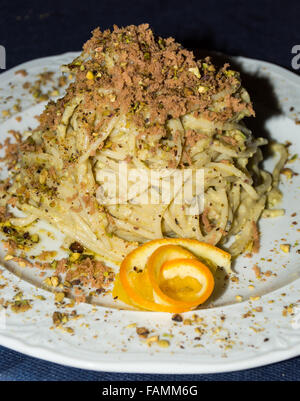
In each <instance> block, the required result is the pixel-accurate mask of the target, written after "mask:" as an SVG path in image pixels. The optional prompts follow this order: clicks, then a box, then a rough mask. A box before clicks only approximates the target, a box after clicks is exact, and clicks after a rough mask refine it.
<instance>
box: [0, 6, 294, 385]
mask: <svg viewBox="0 0 300 401" xmlns="http://www.w3.org/2000/svg"><path fill="white" fill-rule="evenodd" d="M144 22H148V23H149V24H150V25H151V26H152V28H153V29H154V31H155V32H156V33H157V34H159V35H160V36H173V37H175V38H176V40H177V41H179V42H181V43H183V44H184V45H185V46H186V47H188V48H194V49H199V48H200V49H208V50H217V51H221V52H223V53H226V54H230V55H241V56H246V57H252V58H257V59H262V60H266V61H269V62H272V63H275V64H279V65H281V66H283V67H286V68H288V69H291V59H292V54H291V49H292V47H293V46H294V45H296V44H299V45H300V1H299V0H298V1H291V0H286V1H278V0H277V1H275V0H273V1H271V0H261V1H257V0H256V1H254V0H252V1H237V0H223V1H221V0H219V1H217V0H205V1H203V0H198V1H193V0H181V1H180V2H179V1H175V0H165V1H158V0H152V1H129V0H127V1H126V0H121V1H117V0H98V1H91V0H84V1H82V0H81V1H80V2H79V1H78V2H77V1H76V0H72V1H63V0H61V1H49V0H42V1H9V2H8V1H6V0H0V45H3V46H5V48H6V57H7V68H11V67H14V66H15V65H18V64H20V63H23V62H25V61H28V60H31V59H34V58H39V57H44V56H50V55H55V54H60V53H63V52H68V51H77V50H80V49H81V46H82V44H83V43H84V42H85V41H86V40H87V39H88V38H89V36H90V32H91V30H92V29H93V28H95V27H97V26H100V28H101V29H106V28H111V27H112V25H113V24H117V25H119V26H124V25H128V24H140V23H144ZM295 72H296V73H299V71H295ZM251 95H252V94H251ZM171 373H172V372H171V371H170V374H171ZM163 379H168V380H299V379H300V358H294V359H291V360H289V361H285V362H281V363H278V364H274V365H270V366H267V367H262V368H257V369H251V370H247V371H242V372H233V373H226V374H216V375H183V376H178V375H176V376H175V375H172V376H170V375H141V374H138V375H134V374H132V375H129V374H111V373H97V372H89V371H83V370H79V369H73V368H66V367H62V366H58V365H55V364H50V363H48V362H44V361H40V360H38V359H34V358H30V357H26V356H23V355H21V354H19V353H16V352H14V351H10V350H7V349H5V348H3V347H0V381H1V380H163Z"/></svg>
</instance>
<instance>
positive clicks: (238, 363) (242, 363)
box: [0, 52, 300, 374]
mask: <svg viewBox="0 0 300 401" xmlns="http://www.w3.org/2000/svg"><path fill="white" fill-rule="evenodd" d="M79 54H80V52H65V53H62V54H57V55H52V56H46V57H41V58H35V59H32V60H29V61H26V62H24V63H22V64H19V65H17V66H15V67H13V68H11V69H9V70H5V71H3V72H2V73H1V74H0V80H1V79H5V80H6V79H9V77H10V75H13V74H14V73H15V71H17V70H19V69H21V68H24V69H25V68H26V67H29V66H31V65H32V63H36V62H38V61H39V62H43V64H44V63H45V62H47V61H50V60H52V59H56V58H58V57H59V58H62V57H76V56H78V55H79ZM218 54H222V53H218ZM225 56H226V57H228V58H229V59H233V60H237V61H243V60H244V61H246V62H250V63H254V64H260V65H262V66H266V67H269V68H270V69H271V70H272V72H275V73H277V74H278V75H280V76H281V77H283V78H286V79H288V80H290V81H292V82H293V83H294V84H296V85H298V86H300V75H298V74H297V73H296V72H293V71H290V70H288V69H286V68H284V67H282V66H279V65H277V64H274V63H271V62H268V61H264V60H259V59H253V58H248V57H243V56H230V55H225ZM297 281H298V282H299V280H297ZM275 292H276V291H275ZM225 308H226V307H224V309H225ZM0 345H1V346H3V347H6V348H8V349H12V350H14V351H17V352H20V353H22V354H25V355H28V356H30V357H35V358H38V359H42V360H45V361H48V362H52V363H57V364H61V365H65V366H69V367H75V368H79V369H86V370H94V371H107V372H120V373H148V374H151V373H152V374H211V373H225V372H233V371H238V370H245V369H252V368H256V367H261V366H265V365H269V364H272V363H276V362H280V361H284V360H286V359H290V358H293V357H296V356H299V355H300V343H298V344H294V345H293V346H292V347H290V348H286V349H281V350H279V349H276V350H268V351H266V352H263V353H261V354H259V355H253V356H251V357H247V358H246V359H245V360H241V359H237V360H235V361H230V360H229V358H228V359H225V360H224V362H223V361H222V362H220V361H218V362H212V363H207V362H205V363H201V362H196V361H194V360H191V361H186V362H184V363H181V364H177V365H176V366H174V365H172V369H173V371H172V372H171V373H170V363H172V361H170V360H169V361H165V360H157V359H156V360H155V359H153V360H149V359H145V360H141V359H139V361H138V363H137V362H136V361H128V360H126V358H125V359H124V358H120V360H118V361H108V360H105V359H103V360H101V355H103V353H101V352H98V355H99V359H98V361H97V362H95V361H93V360H91V359H90V360H89V359H88V358H85V357H83V356H82V355H81V356H80V358H76V357H71V356H69V355H66V354H65V353H59V352H57V351H53V350H51V349H50V348H49V347H47V346H46V345H42V346H37V345H32V344H28V343H26V342H25V341H23V340H22V339H20V338H15V337H14V336H12V335H11V336H7V335H3V334H1V333H0Z"/></svg>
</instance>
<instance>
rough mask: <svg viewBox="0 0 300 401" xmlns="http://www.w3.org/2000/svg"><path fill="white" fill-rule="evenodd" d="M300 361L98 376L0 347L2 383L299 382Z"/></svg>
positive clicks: (98, 374) (298, 359)
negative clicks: (221, 370) (230, 369)
mask: <svg viewBox="0 0 300 401" xmlns="http://www.w3.org/2000/svg"><path fill="white" fill-rule="evenodd" d="M299 372H300V358H293V359H290V360H288V361H284V362H280V363H275V364H272V365H268V366H264V367H261V368H256V369H249V370H242V371H238V372H230V373H216V374H208V375H172V374H170V375H156V374H129V373H108V372H94V371H89V370H83V369H76V368H69V367H66V366H61V365H57V364H55V363H50V362H45V361H42V360H40V359H36V358H31V357H29V356H26V355H23V354H20V353H18V352H15V351H11V350H9V349H7V348H4V347H0V381H3V380H44V381H48V380H76V381H89V380H94V381H104V380H109V381H114V380H124V381H125V380H126V381H128V380H137V381H143V380H145V381H146V380H149V381H159V380H172V381H176V380H177V381H179V380H188V381H192V380H195V381H213V380H221V381H222V380H226V381H249V380H255V381H256V380H268V381H271V380H276V381H277V380H299V378H300V376H299Z"/></svg>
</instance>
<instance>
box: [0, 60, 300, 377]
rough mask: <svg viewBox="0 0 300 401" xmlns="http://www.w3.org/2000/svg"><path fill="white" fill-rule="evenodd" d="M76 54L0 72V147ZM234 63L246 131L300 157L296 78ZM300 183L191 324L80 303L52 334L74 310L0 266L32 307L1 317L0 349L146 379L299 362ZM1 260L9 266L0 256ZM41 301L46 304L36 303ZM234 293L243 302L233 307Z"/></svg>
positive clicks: (24, 275)
mask: <svg viewBox="0 0 300 401" xmlns="http://www.w3.org/2000/svg"><path fill="white" fill-rule="evenodd" d="M75 56H77V53H68V54H63V55H60V56H54V57H47V58H43V59H39V60H34V61H30V62H28V63H25V64H23V65H21V66H19V67H16V68H14V69H12V70H10V71H7V72H4V73H2V74H1V75H0V103H1V106H0V119H2V121H0V122H1V124H0V138H1V142H2V141H3V140H4V138H5V137H6V136H7V131H8V130H9V129H15V130H20V131H23V130H24V129H26V128H28V126H31V127H33V126H34V125H36V120H35V119H34V116H35V115H37V114H39V113H40V111H41V110H42V108H43V106H44V103H42V104H41V103H40V104H36V103H35V101H34V98H33V97H32V96H31V95H29V94H28V91H26V90H24V89H23V84H24V83H25V82H26V81H30V82H33V81H34V80H36V79H37V74H39V73H40V72H43V71H45V70H48V71H49V70H50V71H55V77H56V78H57V77H58V76H59V66H60V65H61V64H65V63H68V62H69V61H70V60H72V59H73V58H74V57H75ZM232 61H233V63H235V67H237V68H239V69H240V70H242V71H243V72H244V75H245V79H244V85H245V86H246V88H247V89H248V91H249V93H250V95H251V97H252V99H254V101H255V108H256V111H257V115H258V118H257V122H255V123H254V122H251V121H250V120H248V123H249V124H248V125H250V126H251V124H252V126H253V127H254V128H255V134H256V135H267V136H269V137H270V138H272V139H275V140H278V141H281V142H285V141H290V142H291V143H292V145H291V146H290V152H291V154H292V155H293V154H297V153H298V154H300V125H298V124H296V120H297V116H299V117H300V95H299V93H300V77H298V76H296V75H295V74H293V73H291V72H288V71H286V70H284V69H283V68H280V67H277V66H274V65H272V64H269V63H266V62H262V61H258V60H250V59H245V58H242V57H238V58H234V59H232ZM20 69H26V71H27V73H28V76H26V77H23V76H22V75H20V74H17V75H16V74H15V72H16V71H17V70H20ZM49 88H51V84H50V86H49ZM16 99H20V105H21V107H22V111H21V112H19V113H18V115H11V116H9V117H7V116H5V115H2V111H3V110H8V109H12V106H13V105H14V104H16ZM292 108H293V109H292ZM298 112H299V113H298ZM4 114H6V113H5V112H4ZM17 116H21V117H22V120H21V122H18V121H17V120H16V119H15V117H17ZM272 164H274V160H272V159H270V160H267V161H266V163H265V166H266V168H270V167H271V166H272ZM299 167H300V163H299V158H298V159H297V160H296V161H295V162H294V163H292V164H291V165H290V168H292V169H293V170H294V171H295V172H299V170H300V169H299ZM299 177H300V176H295V177H294V178H293V179H292V180H290V181H288V180H287V179H286V178H285V177H283V178H282V184H281V189H282V191H283V192H284V200H283V205H282V207H284V208H285V209H286V215H285V216H284V217H279V218H275V219H265V220H261V222H260V229H261V233H262V240H261V250H260V253H259V254H258V255H257V256H255V257H253V258H246V257H240V258H238V260H237V262H236V264H235V265H234V269H235V271H236V272H237V276H238V278H239V281H238V282H232V281H230V282H229V284H228V285H227V287H226V289H225V290H224V291H223V292H222V294H221V295H220V296H218V297H217V298H216V299H215V300H214V302H213V304H212V305H211V307H210V308H209V309H202V310H199V311H197V312H189V313H185V314H183V315H184V316H183V317H184V319H190V323H191V324H190V325H187V324H183V323H175V322H173V321H172V320H171V315H169V314H165V313H152V312H148V313H145V312H136V311H128V310H119V309H117V308H116V305H115V304H114V303H113V302H112V300H111V299H110V298H109V297H107V298H105V299H104V298H103V299H102V300H101V301H100V302H99V303H100V305H97V306H93V305H89V304H80V305H78V306H76V307H74V308H72V309H71V310H73V309H76V311H77V313H78V314H82V315H83V316H82V317H81V318H79V319H77V320H72V321H70V322H68V324H67V325H66V327H70V328H72V329H73V330H74V332H73V333H70V332H67V331H66V332H64V331H61V330H59V329H57V328H53V323H52V314H53V312H54V311H57V310H60V311H61V312H68V313H69V312H70V311H71V310H70V309H67V308H66V309H59V308H58V307H57V306H55V304H54V295H53V294H51V293H49V292H47V291H45V290H44V289H42V288H39V286H40V285H41V281H42V279H41V277H39V275H38V274H37V272H35V271H34V270H32V269H22V268H20V267H17V266H14V265H9V264H6V262H2V263H3V266H4V267H3V268H2V270H3V272H2V274H1V275H0V286H1V285H3V284H7V285H6V286H5V287H4V288H2V289H1V290H0V299H2V301H4V302H5V301H7V300H11V299H12V297H13V296H14V295H15V293H16V291H18V290H21V291H23V294H24V298H26V299H32V300H33V307H32V309H31V310H29V311H27V312H24V313H21V314H15V313H12V311H11V309H10V307H8V308H7V309H2V310H0V344H2V345H4V346H6V347H9V348H12V349H14V350H17V351H20V352H22V353H25V354H28V355H31V356H35V357H38V358H42V359H46V360H49V361H53V362H57V363H61V364H64V365H69V366H75V367H79V368H85V369H93V370H102V371H116V372H141V373H212V372H225V371H232V370H239V369H246V368H251V367H256V366H261V365H264V364H268V363H272V362H277V361H281V360H284V359H287V358H290V357H293V356H296V355H299V353H300V279H299V277H300V263H299V254H298V253H297V250H298V249H300V246H299V245H298V242H297V240H299V239H300V238H299V237H300V232H299V229H300V226H299V224H298V222H299V212H300V210H299V209H300V207H299V195H300V191H299V189H300V179H299ZM294 213H296V215H295V214H294ZM43 228H44V229H45V228H46V229H47V230H50V231H53V229H51V228H50V227H49V226H47V225H41V227H40V229H43ZM55 237H56V240H55V241H53V240H51V239H50V238H49V237H48V239H44V241H43V243H42V246H44V248H47V249H51V250H53V249H54V248H55V247H57V244H58V243H59V241H60V240H61V238H62V237H61V236H60V234H59V233H57V232H56V233H55ZM282 243H288V244H290V245H291V251H290V253H288V254H286V253H283V252H282V251H281V250H280V244H282ZM1 256H2V259H3V256H4V251H3V250H2V251H1ZM255 264H258V266H259V267H260V269H261V271H262V272H263V273H265V272H266V271H272V273H273V274H272V275H271V276H270V277H267V276H265V275H262V278H261V279H258V278H256V276H255V273H254V271H253V269H252V267H253V266H254V265H255ZM6 267H7V268H6ZM20 275H21V278H20ZM249 286H250V287H249ZM0 288H1V287H0ZM41 295H42V296H43V297H45V300H41V299H37V298H36V296H41ZM237 295H240V296H241V297H242V299H243V301H242V302H237V300H236V296H237ZM298 305H299V306H298ZM195 313H196V314H197V316H198V317H197V318H195V317H194V315H195ZM187 322H188V321H187ZM136 327H146V328H148V329H149V330H150V331H151V334H150V335H159V336H160V338H161V339H166V340H168V341H169V344H170V346H169V347H167V348H160V347H159V346H158V345H157V344H153V345H152V346H151V347H149V346H148V345H147V344H145V342H144V340H142V339H141V338H139V337H138V336H137V334H136Z"/></svg>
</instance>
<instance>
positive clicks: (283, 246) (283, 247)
mask: <svg viewBox="0 0 300 401" xmlns="http://www.w3.org/2000/svg"><path fill="white" fill-rule="evenodd" d="M280 249H281V250H282V251H283V252H284V253H289V252H290V249H291V245H289V244H280Z"/></svg>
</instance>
